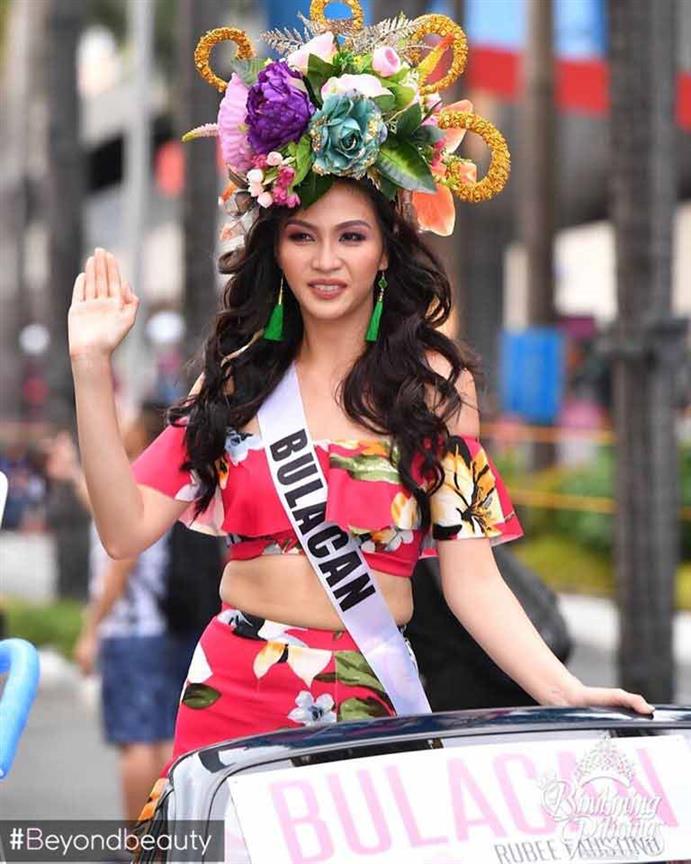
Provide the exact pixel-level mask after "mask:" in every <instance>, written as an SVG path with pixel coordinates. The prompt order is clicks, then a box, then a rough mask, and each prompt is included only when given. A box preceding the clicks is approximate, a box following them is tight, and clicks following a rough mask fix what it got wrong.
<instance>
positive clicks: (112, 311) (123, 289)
mask: <svg viewBox="0 0 691 864" xmlns="http://www.w3.org/2000/svg"><path fill="white" fill-rule="evenodd" d="M138 306H139V298H138V297H137V296H136V295H135V294H134V292H133V291H132V288H131V287H130V285H129V283H128V282H124V281H123V280H122V278H121V275H120V268H119V266H118V262H117V259H116V258H115V256H114V255H112V254H111V253H110V252H106V250H105V249H100V248H99V249H96V250H95V254H94V255H93V256H91V257H90V258H88V260H87V262H86V266H85V268H84V272H83V273H80V274H79V275H78V276H77V278H76V280H75V282H74V288H73V291H72V304H71V305H70V309H69V313H68V316H67V327H68V337H69V349H70V357H78V356H80V355H85V354H105V355H110V354H111V353H112V352H113V351H114V350H115V349H116V348H117V346H118V345H119V344H120V343H121V342H122V340H123V339H124V338H125V336H126V335H127V333H128V332H129V331H130V329H131V328H132V325H133V324H134V321H135V318H136V315H137V308H138Z"/></svg>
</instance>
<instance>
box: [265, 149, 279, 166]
mask: <svg viewBox="0 0 691 864" xmlns="http://www.w3.org/2000/svg"><path fill="white" fill-rule="evenodd" d="M266 161H267V163H268V164H269V165H281V164H282V162H283V156H281V154H280V153H279V152H278V150H272V151H271V153H267V154H266Z"/></svg>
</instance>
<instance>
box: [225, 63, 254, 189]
mask: <svg viewBox="0 0 691 864" xmlns="http://www.w3.org/2000/svg"><path fill="white" fill-rule="evenodd" d="M247 91H248V88H247V86H246V85H245V84H244V83H243V81H242V79H240V78H239V77H238V75H237V73H235V72H233V74H232V75H231V77H230V81H229V82H228V86H227V87H226V92H225V95H224V97H223V99H222V101H221V104H220V105H219V108H218V137H219V140H220V142H221V153H222V154H223V161H224V162H225V163H226V165H229V166H230V167H231V168H232V169H233V171H237V172H240V173H242V172H244V171H246V170H247V169H248V168H249V167H251V165H252V150H251V148H250V145H249V141H248V140H247V126H246V125H245V115H246V114H247V108H246V105H247Z"/></svg>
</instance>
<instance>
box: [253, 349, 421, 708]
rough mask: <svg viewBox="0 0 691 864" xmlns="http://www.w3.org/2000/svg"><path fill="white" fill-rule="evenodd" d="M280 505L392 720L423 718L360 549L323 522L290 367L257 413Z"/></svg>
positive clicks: (408, 667)
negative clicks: (378, 685)
mask: <svg viewBox="0 0 691 864" xmlns="http://www.w3.org/2000/svg"><path fill="white" fill-rule="evenodd" d="M257 419H258V421H259V427H260V431H261V436H262V440H263V441H264V444H265V448H266V449H265V452H266V459H267V462H268V464H269V469H270V470H271V476H272V478H273V481H274V485H275V487H276V491H277V493H278V496H279V498H280V499H281V503H282V504H283V507H284V509H285V511H286V514H287V516H288V518H289V519H290V523H291V525H292V526H293V529H294V530H295V533H296V534H297V536H298V538H299V540H300V545H301V546H302V548H303V549H304V550H305V554H306V555H307V557H308V558H309V561H310V563H311V564H312V567H313V568H314V570H315V572H316V574H317V576H318V577H319V581H320V582H321V584H322V587H323V588H324V590H325V591H326V594H327V596H328V598H329V600H330V601H331V603H332V605H333V607H334V609H335V610H336V612H337V613H338V615H339V617H340V619H341V620H342V621H343V624H344V625H345V627H346V628H347V630H348V632H349V633H350V635H351V636H352V637H353V639H354V640H355V642H356V643H357V646H358V648H359V649H360V651H361V652H362V654H363V655H364V656H365V658H366V660H367V662H368V663H369V665H370V666H371V667H372V669H373V671H374V673H375V675H376V676H377V678H378V679H379V681H380V682H381V684H382V686H383V687H384V689H385V690H386V692H387V694H388V696H389V698H390V699H391V702H392V704H393V706H394V708H395V709H396V713H398V714H426V713H429V711H430V706H429V702H428V701H427V697H426V696H425V691H424V690H423V688H422V684H421V683H420V677H419V675H418V671H417V667H416V665H415V662H414V660H413V657H412V654H411V652H410V651H409V650H408V646H407V645H406V642H405V640H404V638H403V636H402V635H401V632H400V631H399V629H398V627H397V626H396V622H395V621H394V619H393V617H392V615H391V612H390V611H389V608H388V606H387V605H386V601H385V600H384V598H383V596H382V594H381V592H380V590H379V586H378V585H377V582H376V579H375V578H374V575H373V574H372V573H371V571H370V569H369V567H368V566H367V562H366V561H365V559H364V557H363V555H362V552H361V551H360V547H359V546H358V544H357V543H356V542H355V540H354V539H353V537H352V536H351V535H350V534H349V532H347V531H345V530H344V529H343V528H341V527H340V526H339V525H337V524H336V523H334V522H328V521H327V520H326V516H325V514H326V498H327V493H328V485H327V483H326V480H325V478H324V473H323V471H322V469H321V465H320V464H319V459H318V458H317V454H316V452H315V450H314V444H313V443H312V440H311V438H310V434H309V430H308V429H307V423H306V421H305V414H304V410H303V407H302V397H301V396H300V386H299V383H298V378H297V372H296V371H295V365H294V364H291V365H290V367H289V369H288V371H287V372H286V374H285V375H284V376H283V379H282V380H281V381H280V383H279V384H278V386H277V387H276V389H275V390H274V391H273V392H272V393H271V395H270V396H269V397H268V398H267V399H265V400H264V403H263V404H262V406H261V408H260V409H259V411H258V413H257Z"/></svg>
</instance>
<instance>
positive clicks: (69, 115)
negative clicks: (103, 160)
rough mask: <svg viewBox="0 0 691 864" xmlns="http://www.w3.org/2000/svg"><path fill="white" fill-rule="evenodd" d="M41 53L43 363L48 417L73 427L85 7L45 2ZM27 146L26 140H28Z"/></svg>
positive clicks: (66, 1)
mask: <svg viewBox="0 0 691 864" xmlns="http://www.w3.org/2000/svg"><path fill="white" fill-rule="evenodd" d="M45 9H46V12H45V14H46V16H47V17H46V30H45V33H46V41H45V46H44V47H45V55H44V60H43V64H44V74H45V93H46V100H47V110H46V121H47V139H46V140H47V151H46V152H47V160H46V173H45V212H46V227H47V231H48V266H47V277H46V279H47V284H46V289H47V290H46V293H47V298H48V304H47V306H48V320H47V325H48V328H49V332H50V346H49V348H48V356H47V363H46V367H47V368H46V378H47V383H48V388H49V396H48V405H47V408H48V417H49V419H50V420H51V421H52V422H53V423H56V424H58V425H61V426H64V427H73V426H74V388H73V383H72V370H71V367H70V359H69V351H68V345H67V311H68V309H69V307H70V303H71V302H72V286H73V285H74V280H75V279H76V278H77V274H78V273H79V271H80V270H81V269H82V267H81V264H82V261H81V257H82V202H83V197H84V174H83V160H82V154H81V144H80V140H79V114H80V111H79V109H80V105H79V93H78V91H77V61H76V57H77V45H78V42H79V37H80V35H81V29H82V23H83V16H84V4H82V3H72V2H70V0H50V2H49V3H48V4H46V7H45ZM27 146H30V142H27Z"/></svg>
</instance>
